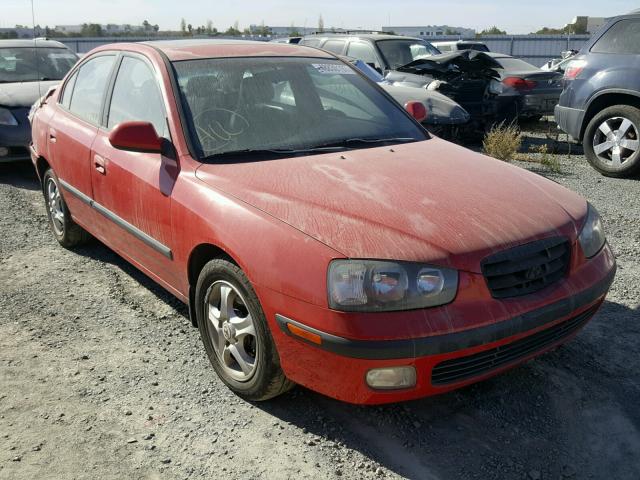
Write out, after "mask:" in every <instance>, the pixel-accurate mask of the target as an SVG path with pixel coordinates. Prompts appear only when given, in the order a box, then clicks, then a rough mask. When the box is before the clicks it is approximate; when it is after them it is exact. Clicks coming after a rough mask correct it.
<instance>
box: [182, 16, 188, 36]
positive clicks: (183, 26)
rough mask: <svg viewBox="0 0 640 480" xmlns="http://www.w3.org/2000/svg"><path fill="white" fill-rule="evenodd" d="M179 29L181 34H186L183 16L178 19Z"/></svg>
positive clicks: (185, 23) (185, 22)
mask: <svg viewBox="0 0 640 480" xmlns="http://www.w3.org/2000/svg"><path fill="white" fill-rule="evenodd" d="M180 31H181V32H182V34H183V35H186V34H187V21H186V20H185V19H184V18H182V19H181V20H180Z"/></svg>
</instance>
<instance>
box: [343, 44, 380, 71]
mask: <svg viewBox="0 0 640 480" xmlns="http://www.w3.org/2000/svg"><path fill="white" fill-rule="evenodd" d="M347 55H348V56H349V57H353V58H357V59H359V60H362V61H363V62H364V63H369V64H371V65H374V66H375V67H376V68H380V64H379V62H378V57H376V52H374V51H373V47H372V46H371V45H369V44H368V43H365V42H351V43H350V44H349V49H348V50H347Z"/></svg>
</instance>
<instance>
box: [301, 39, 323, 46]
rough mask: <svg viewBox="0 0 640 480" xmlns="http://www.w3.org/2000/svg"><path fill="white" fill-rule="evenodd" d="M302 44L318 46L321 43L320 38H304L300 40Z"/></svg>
mask: <svg viewBox="0 0 640 480" xmlns="http://www.w3.org/2000/svg"><path fill="white" fill-rule="evenodd" d="M300 45H305V46H307V47H317V46H319V45H320V39H319V38H303V39H302V40H300Z"/></svg>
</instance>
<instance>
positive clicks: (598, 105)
mask: <svg viewBox="0 0 640 480" xmlns="http://www.w3.org/2000/svg"><path fill="white" fill-rule="evenodd" d="M614 105H631V106H633V107H636V108H640V92H636V91H634V90H622V89H619V90H605V91H603V92H599V93H598V94H596V95H595V96H594V97H593V98H592V99H591V100H590V101H589V104H588V106H587V109H586V110H585V113H584V117H583V119H582V126H581V128H580V138H581V139H583V138H584V134H585V132H586V130H587V126H588V125H589V122H591V120H592V119H593V117H595V116H596V115H597V114H598V113H599V112H601V111H602V110H604V109H605V108H608V107H612V106H614Z"/></svg>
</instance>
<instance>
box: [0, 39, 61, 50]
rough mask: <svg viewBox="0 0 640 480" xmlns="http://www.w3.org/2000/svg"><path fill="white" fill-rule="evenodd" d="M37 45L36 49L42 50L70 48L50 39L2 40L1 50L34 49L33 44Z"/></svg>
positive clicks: (0, 43) (0, 42)
mask: <svg viewBox="0 0 640 480" xmlns="http://www.w3.org/2000/svg"><path fill="white" fill-rule="evenodd" d="M34 43H35V45H36V47H41V48H67V49H68V47H67V46H66V45H65V44H64V43H61V42H56V41H55V40H49V39H48V38H36V39H35V42H34V40H33V39H32V38H31V39H22V40H19V39H10V40H0V48H21V47H31V48H33V44H34Z"/></svg>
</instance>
